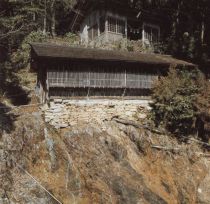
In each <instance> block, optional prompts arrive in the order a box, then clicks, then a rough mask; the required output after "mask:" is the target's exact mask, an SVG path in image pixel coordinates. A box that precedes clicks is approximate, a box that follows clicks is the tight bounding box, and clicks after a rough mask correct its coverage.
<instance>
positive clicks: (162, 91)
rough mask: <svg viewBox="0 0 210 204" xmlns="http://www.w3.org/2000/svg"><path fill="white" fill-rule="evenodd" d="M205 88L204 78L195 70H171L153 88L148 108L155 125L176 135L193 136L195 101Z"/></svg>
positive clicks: (196, 112) (195, 114)
mask: <svg viewBox="0 0 210 204" xmlns="http://www.w3.org/2000/svg"><path fill="white" fill-rule="evenodd" d="M204 88H205V79H204V76H203V75H202V74H201V72H200V71H198V70H197V69H193V70H186V69H184V68H182V69H174V68H171V69H170V70H169V73H168V75H167V76H166V77H162V78H161V79H160V80H159V81H158V82H156V84H155V86H154V88H153V95H152V100H153V102H152V103H151V107H152V119H153V120H154V121H155V123H156V125H163V126H164V127H165V128H167V129H168V130H169V131H171V132H172V133H175V134H184V135H188V134H190V133H192V132H193V130H194V123H195V121H196V118H197V115H198V109H197V107H196V102H197V98H198V96H199V94H200V93H201V91H202V90H203V89H204Z"/></svg>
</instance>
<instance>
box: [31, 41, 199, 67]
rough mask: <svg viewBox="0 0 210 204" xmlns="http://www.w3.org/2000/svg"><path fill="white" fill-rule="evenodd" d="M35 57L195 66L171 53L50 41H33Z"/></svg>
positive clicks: (32, 46)
mask: <svg viewBox="0 0 210 204" xmlns="http://www.w3.org/2000/svg"><path fill="white" fill-rule="evenodd" d="M31 48H32V51H33V52H34V53H35V56H34V57H38V58H56V59H58V58H61V59H62V58H63V59H78V60H97V61H115V62H134V63H139V64H153V65H165V66H169V65H171V64H173V65H183V66H187V67H194V66H195V65H194V64H191V63H188V62H186V61H182V60H178V59H175V58H173V57H171V56H169V55H160V54H143V53H140V52H139V53H138V52H127V51H113V50H112V51H111V50H102V49H91V48H78V47H70V46H63V45H62V46H61V45H55V44H49V43H32V44H31Z"/></svg>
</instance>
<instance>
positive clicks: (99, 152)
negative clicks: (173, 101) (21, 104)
mask: <svg viewBox="0 0 210 204" xmlns="http://www.w3.org/2000/svg"><path fill="white" fill-rule="evenodd" d="M62 103H63V102H62ZM57 104H58V106H59V107H58V108H57V107H56V110H58V109H59V108H64V107H66V106H65V105H64V104H60V103H57ZM106 106H107V110H109V109H111V110H112V109H113V105H109V106H108V105H106ZM90 108H92V107H90ZM79 109H81V110H82V109H83V111H84V108H78V109H77V111H79ZM91 110H92V111H94V109H91ZM107 110H105V111H107ZM87 111H88V109H87ZM129 111H130V110H129ZM56 113H59V112H56ZM102 113H103V112H101V114H99V115H100V116H99V117H101V118H102V116H101V115H102ZM75 114H76V111H75ZM80 114H81V112H80ZM103 114H104V115H105V113H103ZM89 115H90V116H92V115H91V112H89ZM123 115H124V114H123ZM64 116H65V115H64ZM64 116H63V117H64ZM79 116H80V115H79ZM60 117H62V115H61V116H60ZM81 117H82V115H81ZM103 117H104V116H103ZM124 117H126V115H124ZM91 118H92V117H91ZM93 118H96V117H93ZM128 118H129V117H128ZM45 119H46V118H45ZM133 120H134V117H133ZM143 121H144V122H145V119H144V120H143ZM135 122H138V123H141V122H140V121H137V120H136V121H135ZM56 124H57V123H56ZM0 141H1V145H0V204H10V203H11V204H13V203H14V204H31V203H32V204H38V203H41V204H51V203H52V204H53V203H58V202H57V201H56V200H55V199H54V198H53V197H52V195H53V196H54V197H55V198H56V199H57V200H59V201H60V203H63V204H72V203H78V204H166V203H168V204H182V203H190V204H197V203H208V202H209V198H210V197H209V196H210V195H209V168H210V165H209V163H207V162H206V160H205V159H203V158H199V157H196V158H194V157H193V159H192V158H191V157H192V156H190V155H193V154H191V153H194V152H198V151H201V149H200V148H199V147H198V146H196V145H195V144H186V145H184V144H179V143H178V142H177V141H176V140H175V139H173V138H171V137H170V136H166V135H157V134H154V133H152V132H150V131H149V130H145V129H144V128H135V127H133V126H130V125H123V124H120V123H117V122H116V121H114V120H105V121H103V123H101V122H100V123H99V122H98V121H97V120H96V121H95V122H94V121H93V120H90V122H89V123H88V122H86V123H82V122H79V123H77V124H76V125H74V126H70V127H69V126H68V128H65V129H57V130H56V129H55V128H53V127H52V126H50V125H49V124H48V123H45V122H44V121H43V119H42V116H41V114H40V113H36V114H21V115H20V116H19V117H16V122H15V124H14V130H11V131H10V132H5V133H3V134H2V135H1V137H0ZM154 144H155V145H159V146H169V147H178V148H179V149H180V152H171V151H159V150H157V149H154V148H152V145H154ZM20 167H21V168H20ZM31 176H32V177H33V178H32V177H31ZM44 189H46V190H47V191H48V192H49V193H50V194H51V195H50V194H49V193H47V192H46V191H45V190H44Z"/></svg>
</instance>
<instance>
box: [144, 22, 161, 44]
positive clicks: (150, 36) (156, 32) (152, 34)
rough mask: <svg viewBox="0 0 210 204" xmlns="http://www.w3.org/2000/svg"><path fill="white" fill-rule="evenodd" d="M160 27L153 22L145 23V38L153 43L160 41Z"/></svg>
mask: <svg viewBox="0 0 210 204" xmlns="http://www.w3.org/2000/svg"><path fill="white" fill-rule="evenodd" d="M159 36H160V27H159V26H156V25H152V24H143V39H144V41H149V43H151V44H155V43H158V42H159Z"/></svg>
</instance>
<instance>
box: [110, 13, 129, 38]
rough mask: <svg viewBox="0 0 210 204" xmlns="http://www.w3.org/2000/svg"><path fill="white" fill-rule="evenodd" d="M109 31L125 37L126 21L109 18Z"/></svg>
mask: <svg viewBox="0 0 210 204" xmlns="http://www.w3.org/2000/svg"><path fill="white" fill-rule="evenodd" d="M108 31H109V32H113V33H118V34H123V35H125V21H124V20H120V19H118V18H114V17H110V16H109V17H108Z"/></svg>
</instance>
